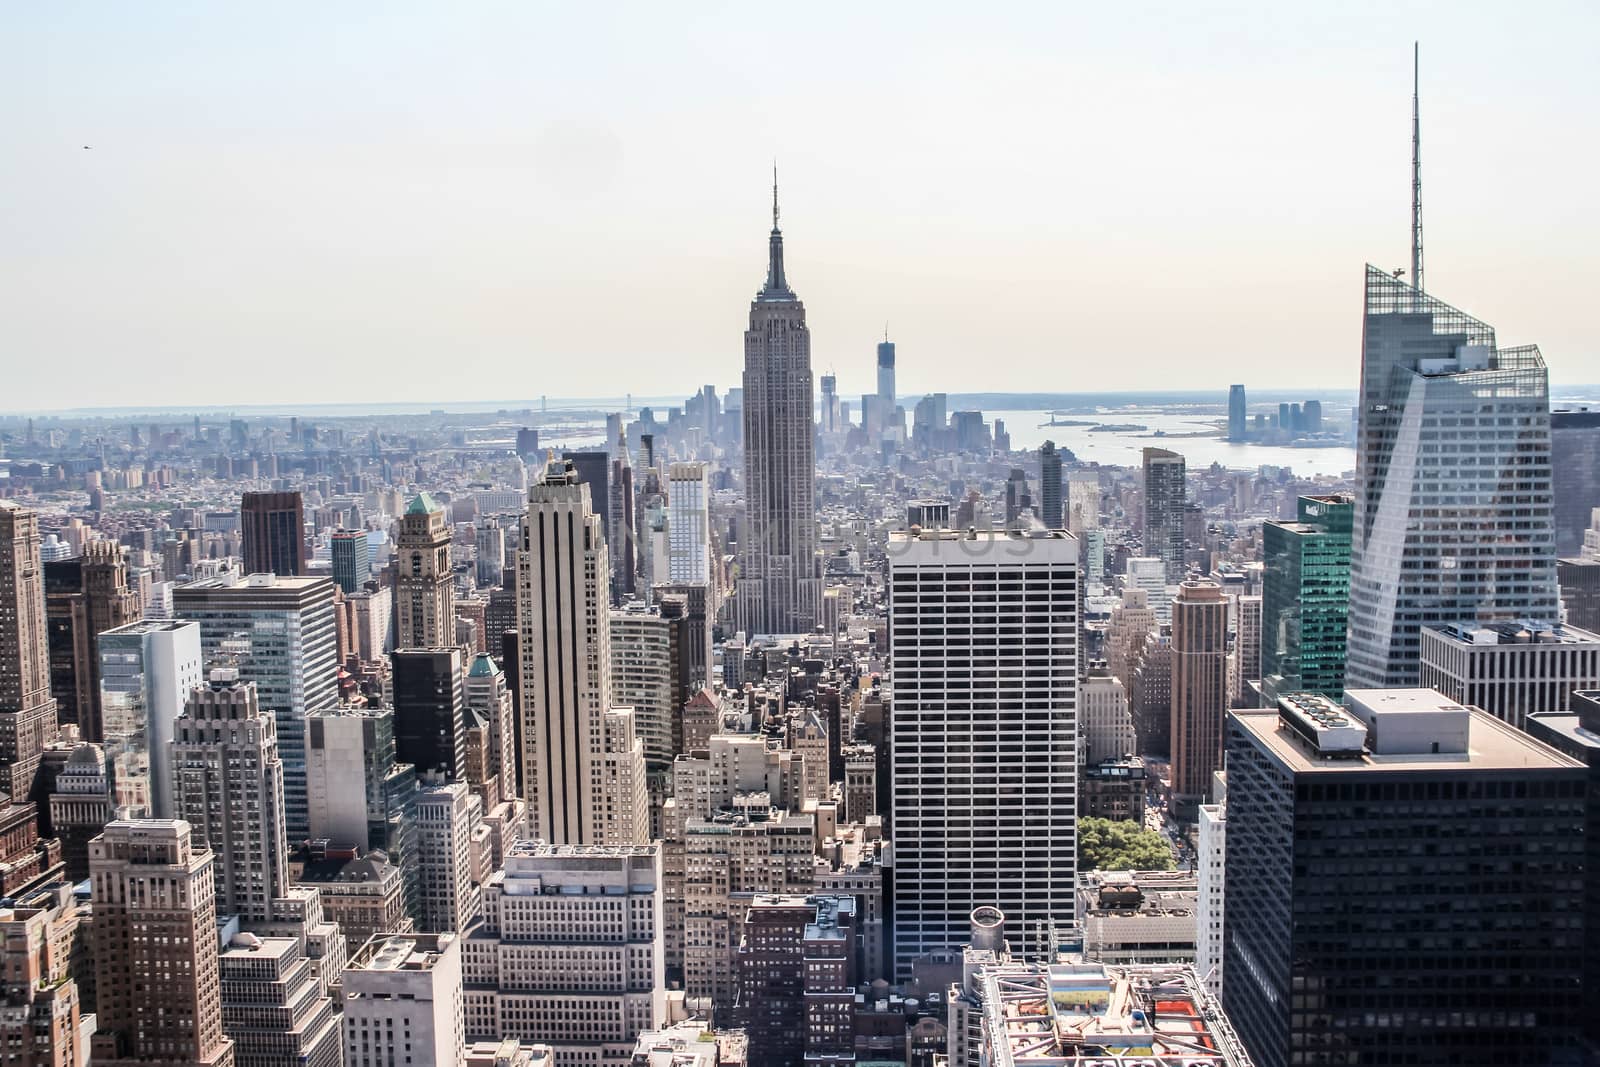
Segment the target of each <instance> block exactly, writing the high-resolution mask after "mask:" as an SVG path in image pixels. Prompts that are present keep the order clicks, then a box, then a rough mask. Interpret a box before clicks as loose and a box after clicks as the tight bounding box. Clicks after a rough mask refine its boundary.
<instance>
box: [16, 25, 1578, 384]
mask: <svg viewBox="0 0 1600 1067" xmlns="http://www.w3.org/2000/svg"><path fill="white" fill-rule="evenodd" d="M1597 12H1600V5H1596V4H1593V3H1573V4H1554V3H1552V4H1536V5H1510V4H1505V3H1500V2H1496V3H1483V4H1464V3H1441V4H1435V5H1420V4H1416V5H1413V4H1405V3H1396V2H1387V3H1371V4H1363V3H1339V4H1318V5H1311V4H1300V3H1284V2H1282V0H1278V2H1269V3H1259V4H1243V3H1230V4H1215V3H1213V4H1187V3H1185V4H1179V3H1173V4H1164V5H1135V4H1126V3H1121V4H1092V5H1091V4H1075V3H1074V4H1064V3H1059V2H1056V3H1040V4H973V3H963V4H951V5H943V4H929V3H916V4H909V3H908V4H903V5H888V4H841V5H838V6H834V5H827V4H816V3H809V4H794V3H787V4H776V3H741V4H732V5H726V6H722V5H712V4H707V3H680V4H660V3H652V4H639V5H633V4H621V3H611V4H561V5H555V4H549V5H544V4H533V3H526V2H521V3H506V4H491V3H456V4H446V3H442V2H441V3H436V4H418V5H411V4H387V3H386V4H365V5H357V4H332V5H328V4H295V3H287V4H285V3H277V4H225V3H193V4H179V3H148V4H131V3H98V4H72V3H55V2H52V3H47V4H29V5H23V4H12V5H8V6H7V7H6V10H5V11H4V13H3V14H0V99H3V100H4V101H5V102H6V103H5V105H4V114H5V123H4V130H5V134H4V136H3V138H0V410H11V411H15V410H19V409H27V408H39V407H65V406H79V405H116V404H158V403H170V404H187V403H196V404H199V403H207V404H226V403H230V402H237V403H251V402H268V401H270V402H280V401H285V400H291V399H299V400H303V401H306V402H312V401H317V400H357V399H362V398H370V399H373V400H413V399H415V400H425V399H432V400H479V399H482V400H490V399H494V398H495V397H497V396H498V397H504V398H506V399H523V398H528V397H535V396H538V395H539V394H541V393H548V394H550V395H552V396H596V395H614V394H620V393H621V392H622V391H623V390H625V389H626V390H631V391H632V392H634V393H636V394H641V395H647V394H678V393H687V392H689V391H691V390H692V389H693V388H695V387H696V386H698V385H699V384H701V383H703V382H715V383H717V384H718V386H719V387H724V386H727V385H734V384H737V382H738V376H739V373H740V369H741V363H742V337H741V334H742V331H743V329H744V325H745V319H746V315H747V311H748V304H749V300H750V297H751V296H752V294H753V293H754V291H755V290H756V289H757V288H758V287H759V285H760V283H761V280H762V276H763V273H764V271H765V256H766V233H767V229H768V228H769V225H770V222H769V211H770V198H771V192H770V189H769V185H768V183H769V181H770V169H771V165H772V159H773V157H774V156H776V157H777V158H778V164H779V169H780V178H781V183H782V199H783V225H784V233H785V238H786V242H787V250H788V267H789V278H790V281H791V283H792V284H793V286H794V287H795V289H796V290H797V292H798V293H799V294H800V296H801V298H802V299H803V300H804V301H805V303H806V309H807V315H808V319H809V322H810V325H811V329H812V342H813V347H812V358H813V362H814V365H815V367H816V369H817V371H818V372H819V373H822V372H825V371H827V370H828V369H829V368H833V369H834V370H836V371H837V373H838V375H839V379H840V389H841V391H842V392H844V393H846V394H856V393H860V392H861V391H862V390H863V389H865V388H869V387H870V386H869V382H870V379H871V374H872V359H873V344H874V343H875V342H876V341H877V340H878V339H879V337H880V336H881V334H882V331H883V326H884V322H885V320H887V321H888V323H889V329H890V332H891V335H892V337H893V338H894V339H895V340H896V341H897V342H898V343H899V362H900V368H901V370H900V378H899V384H900V387H901V392H902V393H913V392H920V391H923V390H930V389H943V390H949V391H970V390H976V389H1030V390H1033V389H1037V390H1063V391H1076V390H1087V389H1105V388H1135V389H1137V388H1176V387H1210V386H1215V387H1217V388H1219V389H1224V388H1225V387H1226V386H1227V384H1228V383H1229V382H1232V381H1243V382H1246V383H1254V384H1256V385H1258V386H1261V387H1266V386H1289V385H1305V386H1333V387H1354V385H1355V382H1356V376H1357V367H1358V360H1359V338H1360V314H1359V313H1360V303H1361V275H1362V264H1363V263H1364V262H1366V261H1367V260H1372V261H1374V262H1377V263H1379V264H1381V265H1385V266H1400V265H1402V264H1404V263H1405V262H1406V261H1407V257H1408V246H1407V228H1408V221H1409V220H1408V215H1409V208H1410V204H1409V167H1410V153H1411V146H1410V106H1411V102H1410V93H1411V70H1410V64H1411V41H1412V39H1413V38H1421V41H1422V71H1423V99H1422V106H1423V158H1424V172H1423V179H1424V186H1423V199H1424V208H1425V217H1426V222H1427V232H1428V241H1427V249H1428V271H1427V280H1428V283H1429V285H1428V288H1429V289H1430V290H1431V291H1433V292H1435V293H1436V294H1437V295H1439V296H1440V297H1441V298H1443V299H1446V300H1449V301H1451V302H1452V303H1455V304H1457V305H1458V306H1460V307H1462V308H1464V309H1465V310H1467V311H1469V312H1471V313H1473V314H1475V315H1478V316H1479V317H1481V318H1483V319H1485V320H1487V321H1488V322H1490V323H1492V324H1494V325H1495V326H1496V327H1497V329H1498V331H1499V337H1500V340H1501V343H1503V344H1511V343H1527V342H1535V343H1538V344H1539V345H1540V346H1541V347H1542V348H1543V350H1544V354H1545V358H1546V360H1547V361H1548V363H1549V365H1550V368H1551V375H1552V378H1553V379H1554V380H1555V381H1556V382H1558V383H1579V382H1585V383H1587V382H1600V344H1597V343H1596V336H1595V331H1594V328H1593V326H1592V325H1591V326H1590V327H1584V326H1583V323H1585V322H1588V321H1590V318H1591V316H1592V314H1593V312H1592V310H1591V307H1592V305H1593V303H1594V300H1595V295H1594V288H1595V282H1596V278H1597V277H1600V271H1597V269H1596V267H1597V251H1596V250H1597V248H1600V222H1597V216H1596V212H1595V207H1594V196H1595V192H1594V189H1595V173H1596V164H1597V153H1600V149H1597V141H1596V128H1597V126H1596V113H1597V112H1596V105H1597V103H1600V64H1597V63H1596V62H1595V61H1594V54H1593V47H1594V41H1595V39H1596V33H1597V31H1600V14H1597ZM83 145H90V146H92V148H91V149H90V150H87V151H86V150H84V148H83V147H82V146H83Z"/></svg>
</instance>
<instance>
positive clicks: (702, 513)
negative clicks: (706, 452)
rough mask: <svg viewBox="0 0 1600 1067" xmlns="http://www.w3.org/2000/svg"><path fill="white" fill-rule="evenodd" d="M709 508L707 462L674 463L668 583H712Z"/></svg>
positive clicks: (669, 486)
mask: <svg viewBox="0 0 1600 1067" xmlns="http://www.w3.org/2000/svg"><path fill="white" fill-rule="evenodd" d="M710 506H711V483H710V481H709V479H708V478H707V477H706V465H705V464H704V463H674V464H673V465H672V466H671V467H670V468H668V472H667V581H670V582H672V583H673V584H677V583H680V582H709V581H711V512H710ZM656 580H657V581H660V580H661V578H660V576H657V579H656Z"/></svg>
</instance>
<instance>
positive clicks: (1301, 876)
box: [1223, 689, 1586, 1067]
mask: <svg viewBox="0 0 1600 1067" xmlns="http://www.w3.org/2000/svg"><path fill="white" fill-rule="evenodd" d="M1345 697H1346V699H1347V700H1348V702H1349V708H1348V710H1346V709H1341V708H1340V707H1339V706H1338V705H1337V704H1335V703H1333V702H1332V701H1330V700H1328V699H1327V698H1326V697H1321V696H1317V695H1310V694H1307V695H1298V694H1292V695H1290V696H1287V697H1284V698H1282V699H1281V700H1280V701H1279V708H1278V709H1277V710H1264V711H1238V712H1235V713H1234V714H1233V715H1232V716H1231V717H1230V720H1229V722H1230V729H1229V741H1228V798H1227V803H1228V831H1227V834H1228V839H1227V854H1226V862H1225V875H1224V877H1225V882H1226V886H1227V893H1226V900H1225V903H1224V908H1225V921H1224V924H1223V938H1224V966H1225V969H1226V973H1227V981H1226V983H1225V984H1224V986H1223V1007H1224V1008H1225V1009H1226V1010H1227V1012H1228V1015H1229V1016H1230V1017H1231V1018H1232V1020H1233V1024H1234V1025H1235V1026H1236V1027H1237V1028H1238V1030H1239V1033H1240V1035H1241V1036H1242V1037H1243V1038H1244V1041H1245V1044H1246V1045H1247V1046H1248V1047H1249V1049H1250V1053H1251V1055H1252V1057H1253V1058H1254V1059H1255V1061H1256V1062H1257V1063H1274V1064H1285V1065H1290V1067H1292V1065H1295V1064H1312V1063H1326V1062H1368V1063H1373V1062H1390V1063H1394V1062H1397V1061H1409V1062H1416V1063H1450V1062H1461V1063H1469V1062H1470V1063H1506V1064H1512V1063H1543V1062H1559V1061H1558V1060H1555V1059H1554V1058H1555V1057H1558V1056H1560V1055H1562V1052H1561V1051H1558V1050H1567V1049H1572V1048H1573V1046H1574V1044H1575V1042H1576V1040H1577V1034H1578V1029H1579V1024H1580V1021H1581V1020H1582V1018H1583V1015H1584V1004H1583V993H1582V989H1581V985H1580V978H1581V972H1582V969H1583V967H1584V961H1583V956H1582V948H1583V924H1582V910H1583V906H1584V905H1583V878H1582V875H1581V874H1580V873H1579V872H1581V871H1582V869H1583V862H1584V860H1583V850H1584V848H1585V843H1584V836H1583V830H1582V826H1583V820H1584V789H1585V781H1584V777H1585V773H1586V772H1585V769H1584V768H1583V767H1582V765H1581V764H1579V763H1577V762H1576V761H1574V760H1571V759H1569V758H1568V757H1566V756H1563V755H1561V754H1560V753H1558V752H1556V751H1555V750H1553V749H1550V748H1547V747H1546V746H1544V745H1543V744H1540V743H1539V742H1537V741H1535V740H1533V739H1532V738H1530V737H1528V736H1527V735H1526V734H1524V733H1522V732H1520V731H1518V730H1516V729H1515V728H1514V727H1511V726H1508V725H1507V724H1505V723H1502V722H1501V721H1499V720H1498V719H1495V718H1494V717H1493V716H1490V715H1487V714H1485V713H1483V712H1480V711H1475V710H1471V709H1468V708H1465V707H1463V706H1461V705H1459V704H1456V703H1454V702H1452V701H1449V700H1447V699H1445V698H1444V697H1442V696H1440V695H1439V694H1438V693H1435V692H1433V691H1431V690H1424V689H1390V690H1359V689H1351V690H1347V691H1346V693H1345ZM1512 975H1514V976H1515V979H1514V980H1508V979H1510V976H1512Z"/></svg>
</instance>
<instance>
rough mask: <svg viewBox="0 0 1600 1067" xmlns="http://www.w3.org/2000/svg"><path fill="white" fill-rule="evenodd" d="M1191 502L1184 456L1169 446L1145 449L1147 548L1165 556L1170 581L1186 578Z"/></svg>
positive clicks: (1157, 555)
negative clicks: (1186, 516) (1185, 519)
mask: <svg viewBox="0 0 1600 1067" xmlns="http://www.w3.org/2000/svg"><path fill="white" fill-rule="evenodd" d="M1187 504H1188V484H1187V479H1186V477H1185V464H1184V459H1183V457H1182V456H1180V455H1179V454H1178V453H1176V452H1173V451H1170V450H1168V449H1165V448H1147V449H1145V450H1144V550H1145V554H1146V555H1150V556H1155V557H1156V558H1158V559H1160V560H1161V563H1162V567H1163V569H1164V571H1165V574H1166V580H1167V584H1169V585H1175V584H1176V583H1178V582H1181V581H1182V580H1183V576H1184V573H1185V571H1186V570H1187V568H1186V567H1185V565H1184V559H1183V552H1184V545H1185V543H1186V542H1185V538H1184V534H1183V516H1184V510H1185V507H1186V506H1187Z"/></svg>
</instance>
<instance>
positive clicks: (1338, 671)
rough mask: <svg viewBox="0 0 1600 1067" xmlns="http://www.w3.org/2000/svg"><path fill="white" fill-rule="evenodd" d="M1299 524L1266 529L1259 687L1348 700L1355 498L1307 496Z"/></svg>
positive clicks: (1266, 692)
mask: <svg viewBox="0 0 1600 1067" xmlns="http://www.w3.org/2000/svg"><path fill="white" fill-rule="evenodd" d="M1295 507H1296V520H1295V521H1294V522H1285V521H1279V520H1275V519H1273V520H1268V521H1267V522H1264V523H1262V524H1261V559H1262V563H1263V564H1264V567H1263V572H1262V579H1261V675H1260V677H1261V686H1262V694H1263V696H1265V698H1266V699H1267V701H1268V702H1269V703H1275V702H1276V701H1277V698H1278V696H1279V695H1281V694H1283V693H1296V692H1312V693H1322V694H1323V695H1325V696H1329V697H1332V698H1333V699H1334V700H1338V699H1339V697H1340V696H1341V695H1342V694H1343V693H1344V663H1345V643H1346V641H1347V639H1348V630H1349V617H1350V531H1351V522H1352V520H1353V518H1354V514H1355V504H1354V502H1353V501H1352V500H1351V499H1350V498H1349V497H1342V496H1303V497H1300V498H1299V500H1298V501H1297V502H1296V505H1295Z"/></svg>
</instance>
